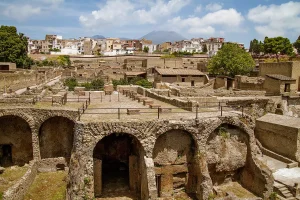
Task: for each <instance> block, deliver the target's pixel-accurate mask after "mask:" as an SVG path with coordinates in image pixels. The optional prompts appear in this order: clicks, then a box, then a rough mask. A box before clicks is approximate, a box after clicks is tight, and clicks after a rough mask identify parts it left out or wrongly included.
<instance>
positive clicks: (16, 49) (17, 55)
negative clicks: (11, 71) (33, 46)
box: [0, 26, 33, 68]
mask: <svg viewBox="0 0 300 200" xmlns="http://www.w3.org/2000/svg"><path fill="white" fill-rule="evenodd" d="M27 47H28V41H27V37H25V35H24V34H23V33H18V32H17V28H16V27H14V26H1V27H0V62H13V63H16V65H17V67H23V68H30V66H31V65H32V63H33V60H32V59H31V58H29V57H28V56H27Z"/></svg>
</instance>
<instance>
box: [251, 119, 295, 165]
mask: <svg viewBox="0 0 300 200" xmlns="http://www.w3.org/2000/svg"><path fill="white" fill-rule="evenodd" d="M299 124H300V120H299V119H298V118H292V117H287V116H281V115H274V114H268V115H265V116H264V117H262V118H260V119H257V121H256V127H255V135H256V137H257V139H258V140H259V141H260V143H261V144H262V146H263V147H265V148H267V149H269V150H271V151H273V152H275V153H278V154H280V155H282V156H285V157H287V158H289V159H292V160H296V161H298V162H299V161H300V151H299V146H300V142H299V141H300V136H299V129H300V127H299Z"/></svg>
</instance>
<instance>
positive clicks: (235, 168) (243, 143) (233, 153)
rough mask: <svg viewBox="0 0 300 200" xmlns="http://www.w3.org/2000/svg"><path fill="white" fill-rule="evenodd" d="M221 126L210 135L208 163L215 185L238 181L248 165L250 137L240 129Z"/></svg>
mask: <svg viewBox="0 0 300 200" xmlns="http://www.w3.org/2000/svg"><path fill="white" fill-rule="evenodd" d="M225 127H226V126H221V127H219V128H218V129H216V130H215V131H214V133H213V134H211V135H210V138H209V140H208V143H207V151H208V158H207V163H208V167H209V171H210V176H211V178H212V182H213V184H214V185H221V184H223V183H225V182H230V181H238V180H239V178H240V177H239V176H240V174H239V170H241V169H242V168H243V167H244V166H245V165H246V158H247V153H248V151H247V143H248V139H247V136H246V134H244V133H243V132H242V131H240V130H239V129H235V128H232V127H229V128H228V127H226V128H225Z"/></svg>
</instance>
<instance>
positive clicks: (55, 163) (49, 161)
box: [38, 157, 70, 172]
mask: <svg viewBox="0 0 300 200" xmlns="http://www.w3.org/2000/svg"><path fill="white" fill-rule="evenodd" d="M69 159H70V158H68V159H66V158H63V157H59V158H46V159H42V160H40V162H39V166H38V172H56V171H57V170H67V166H68V162H67V160H69Z"/></svg>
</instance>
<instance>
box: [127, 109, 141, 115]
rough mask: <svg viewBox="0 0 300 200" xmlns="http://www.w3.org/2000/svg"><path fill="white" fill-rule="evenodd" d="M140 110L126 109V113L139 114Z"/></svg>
mask: <svg viewBox="0 0 300 200" xmlns="http://www.w3.org/2000/svg"><path fill="white" fill-rule="evenodd" d="M139 114H140V110H139V109H127V115H139Z"/></svg>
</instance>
